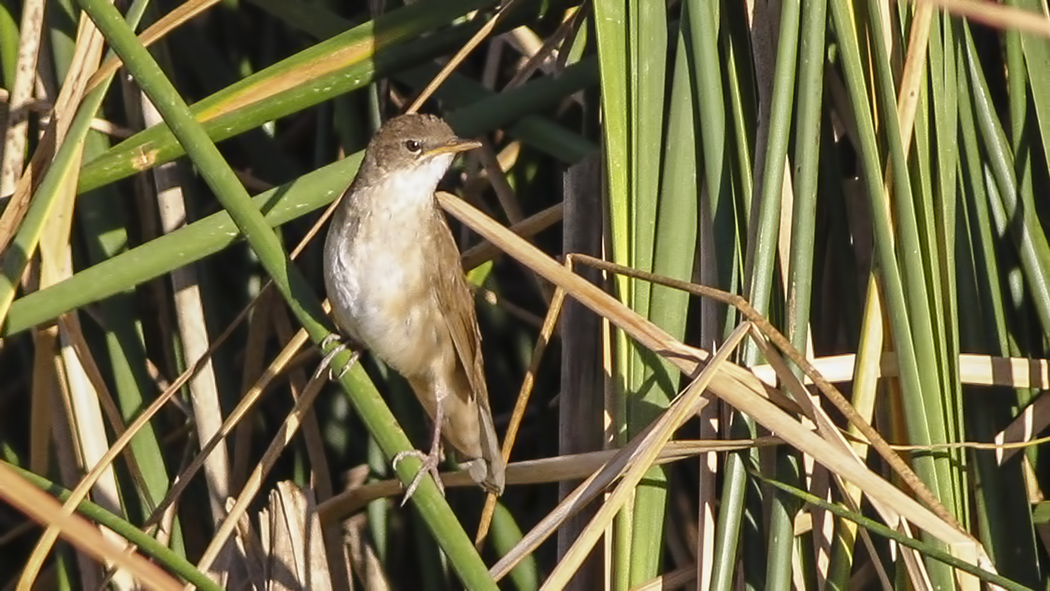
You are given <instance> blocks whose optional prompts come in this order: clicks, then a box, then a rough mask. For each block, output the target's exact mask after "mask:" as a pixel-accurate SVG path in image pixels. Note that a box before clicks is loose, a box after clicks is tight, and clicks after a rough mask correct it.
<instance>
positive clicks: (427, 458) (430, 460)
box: [391, 448, 445, 507]
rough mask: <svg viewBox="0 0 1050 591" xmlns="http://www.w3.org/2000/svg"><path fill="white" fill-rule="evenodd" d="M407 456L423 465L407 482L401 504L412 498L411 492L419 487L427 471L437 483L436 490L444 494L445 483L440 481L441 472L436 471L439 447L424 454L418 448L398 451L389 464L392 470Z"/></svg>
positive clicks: (438, 461) (439, 460)
mask: <svg viewBox="0 0 1050 591" xmlns="http://www.w3.org/2000/svg"><path fill="white" fill-rule="evenodd" d="M409 456H411V457H414V458H419V460H420V461H421V462H423V465H422V466H420V467H419V471H418V472H416V475H415V477H413V478H412V482H410V483H408V488H407V489H405V496H404V497H403V498H402V499H401V506H402V507H404V506H405V503H407V502H408V499H410V498H412V494H413V493H415V492H416V488H418V487H419V483H420V482H422V481H423V478H424V477H425V476H426V475H427V473H428V472H429V473H430V474H431V475H432V476H433V477H434V483H435V484H437V487H438V490H440V491H441V494H442V496H443V495H444V494H445V485H444V483H442V482H441V474H440V473H439V472H438V465H439V464H440V463H441V449H440V448H437V449H431V450H430V453H429V454H425V453H423V452H421V451H419V450H418V449H412V450H408V451H403V452H399V453H398V454H397V455H395V456H394V461H393V462H392V463H391V466H392V467H393V468H394V470H397V463H398V462H400V461H401V460H403V459H405V458H407V457H409Z"/></svg>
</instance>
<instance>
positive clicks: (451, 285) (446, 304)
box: [432, 212, 489, 410]
mask: <svg viewBox="0 0 1050 591" xmlns="http://www.w3.org/2000/svg"><path fill="white" fill-rule="evenodd" d="M435 215H438V216H440V215H441V213H440V212H435ZM441 222H442V223H441V226H442V230H443V232H442V234H443V235H442V236H440V237H438V239H437V240H435V241H434V242H435V244H434V247H435V248H437V249H438V250H439V252H438V253H436V254H437V255H438V256H437V257H435V258H436V260H439V261H450V264H455V265H456V266H458V265H459V250H458V249H457V248H456V243H455V241H454V240H453V238H452V231H451V230H449V228H448V225H447V224H445V223H444V220H441ZM456 271H459V269H455V270H452V269H448V268H440V269H438V268H435V269H434V276H433V279H432V280H433V282H434V287H435V294H436V297H437V300H438V306H439V307H440V308H441V311H442V313H443V314H442V315H443V316H444V318H445V323H446V325H447V326H448V331H449V333H450V334H451V335H452V342H453V344H454V345H455V347H456V354H457V355H458V357H459V361H460V364H461V365H462V367H463V371H464V373H465V374H466V376H467V381H468V382H469V383H470V389H471V390H472V391H473V393H474V395H475V396H476V397H477V398H478V403H479V404H481V405H483V406H484V407H485V409H486V410H488V406H489V400H488V389H487V388H486V385H485V365H484V361H483V360H482V358H481V331H480V330H479V329H478V320H477V316H476V314H475V311H474V297H473V294H471V292H470V288H469V287H467V282H466V278H465V277H464V275H463V273H462V272H461V271H460V272H456Z"/></svg>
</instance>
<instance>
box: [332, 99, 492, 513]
mask: <svg viewBox="0 0 1050 591" xmlns="http://www.w3.org/2000/svg"><path fill="white" fill-rule="evenodd" d="M480 145H481V144H480V143H478V142H476V141H473V140H467V139H462V138H459V137H456V135H455V134H454V133H453V132H452V129H451V128H450V127H449V126H448V124H446V123H445V122H444V121H442V120H441V119H439V118H437V117H434V116H430V115H418V114H410V115H403V116H401V117H397V118H395V119H391V120H390V121H388V122H387V123H386V124H385V125H384V126H383V127H382V128H381V129H380V130H379V131H378V132H377V133H376V135H375V137H374V138H372V141H371V142H370V143H369V144H368V148H367V149H366V150H365V158H364V161H362V163H361V168H360V169H359V170H358V172H357V177H355V178H354V182H353V183H351V185H350V188H348V189H347V190H346V193H345V194H344V195H343V201H342V203H341V204H340V205H339V207H338V209H337V210H336V212H335V215H334V216H333V218H332V225H331V227H330V228H329V230H328V238H327V240H326V241H325V247H324V278H325V288H326V289H327V291H328V297H329V299H330V300H331V302H332V311H333V313H334V315H335V321H336V324H337V325H338V327H339V330H340V332H342V333H343V334H344V335H345V336H347V337H349V339H350V340H351V341H353V342H356V343H358V344H360V345H362V346H364V347H365V348H367V349H370V350H371V351H372V352H373V353H375V355H376V356H377V357H378V358H379V359H381V360H382V361H383V362H384V363H386V364H387V365H389V366H390V367H392V368H394V369H395V370H397V371H398V372H399V373H400V374H401V375H403V376H404V377H405V378H406V379H407V380H408V383H409V384H410V385H411V386H412V390H413V391H414V392H415V394H416V397H418V398H419V401H420V402H421V403H422V404H423V408H425V409H426V411H427V414H429V415H430V418H431V419H432V420H433V421H434V431H433V439H432V441H431V445H430V452H429V453H428V454H426V455H424V454H422V453H421V452H418V451H416V452H409V453H412V454H416V455H419V456H420V457H421V458H422V459H423V468H422V469H420V471H419V473H418V474H417V475H416V477H415V478H414V479H413V481H412V483H411V484H410V485H409V487H408V490H407V491H406V493H405V500H407V499H408V498H409V497H410V496H412V493H413V492H414V491H415V488H416V486H418V484H419V482H420V479H421V478H422V477H423V475H424V474H426V473H427V472H428V471H429V472H431V473H432V474H433V475H434V478H435V480H436V481H437V483H438V486H441V481H440V480H439V479H438V472H437V467H438V463H439V462H440V459H441V436H442V435H444V437H445V440H446V441H448V442H449V443H450V444H452V447H454V448H456V450H458V451H459V452H460V453H461V454H463V455H464V456H465V458H466V460H469V461H467V462H464V463H463V465H464V467H466V468H467V469H468V471H469V473H470V475H471V477H472V478H473V479H474V481H475V482H477V483H478V484H480V485H481V486H483V487H484V488H485V489H487V490H489V491H491V492H495V493H496V494H500V493H502V492H503V486H504V471H505V466H504V463H503V458H502V456H501V455H500V447H499V440H498V439H497V438H496V429H495V426H494V425H493V422H492V411H491V409H490V408H489V397H488V390H487V389H486V386H485V368H484V364H483V362H482V359H481V333H480V331H479V330H478V322H477V317H476V316H475V312H474V298H473V297H472V296H471V292H470V289H469V288H468V287H467V283H466V280H465V278H464V276H463V268H462V266H461V265H460V262H459V251H458V249H457V248H456V244H455V242H454V241H453V239H452V232H451V231H450V230H449V228H448V224H447V223H446V222H445V217H444V215H443V214H442V212H441V211H440V208H439V207H438V204H437V201H436V199H435V197H434V191H435V190H436V189H437V185H438V182H439V181H440V180H441V178H442V177H443V176H444V175H445V173H446V172H447V171H448V167H449V165H451V164H452V160H453V158H455V156H456V154H457V153H459V152H463V151H465V150H471V149H474V148H477V147H479V146H480ZM403 455H405V454H398V456H397V457H395V458H394V463H395V465H396V464H397V462H398V461H399V460H400V459H401V457H402V456H403Z"/></svg>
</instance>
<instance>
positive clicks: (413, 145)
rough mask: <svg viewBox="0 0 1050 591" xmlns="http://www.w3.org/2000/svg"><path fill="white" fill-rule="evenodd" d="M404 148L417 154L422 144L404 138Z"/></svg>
mask: <svg viewBox="0 0 1050 591" xmlns="http://www.w3.org/2000/svg"><path fill="white" fill-rule="evenodd" d="M405 149H406V150H408V151H409V152H412V153H413V154H417V153H419V151H420V150H422V149H423V145H422V144H420V143H419V142H418V141H416V140H405Z"/></svg>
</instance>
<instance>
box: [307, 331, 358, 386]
mask: <svg viewBox="0 0 1050 591" xmlns="http://www.w3.org/2000/svg"><path fill="white" fill-rule="evenodd" d="M332 343H337V344H336V346H335V347H333V348H332V350H331V351H329V352H328V353H325V356H324V357H322V358H321V364H320V365H318V366H317V370H316V371H314V379H317V378H318V377H320V376H321V372H323V371H324V370H325V369H327V370H328V380H329V381H332V382H334V381H336V380H340V379H342V377H343V376H344V375H346V372H348V371H350V368H351V367H353V365H354V362H356V361H357V358H358V356H359V355H360V353H359V352H356V351H355V352H354V356H353V357H351V358H350V361H349V362H347V364H346V365H344V366H343V369H342V370H341V371H340V372H339V375H334V374H333V373H332V359H333V358H334V357H335V356H336V355H338V354H339V353H341V352H343V351H345V350H347V349H348V348H349V346H348V345H347V344H346V343H345V342H343V338H342V337H340V336H339V335H338V334H336V333H332V334H330V335H328V336H326V337H325V338H324V340H322V341H321V347H320V348H321V350H322V351H324V350H325V347H327V346H328V345H331V344H332Z"/></svg>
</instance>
